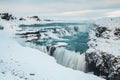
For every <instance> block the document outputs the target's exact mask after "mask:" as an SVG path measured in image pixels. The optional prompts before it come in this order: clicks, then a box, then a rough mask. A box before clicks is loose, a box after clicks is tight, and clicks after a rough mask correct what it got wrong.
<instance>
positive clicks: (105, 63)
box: [85, 52, 120, 80]
mask: <svg viewBox="0 0 120 80" xmlns="http://www.w3.org/2000/svg"><path fill="white" fill-rule="evenodd" d="M85 59H86V65H87V71H88V72H94V74H95V75H98V76H103V77H104V78H105V79H107V80H120V57H115V56H113V55H111V54H107V53H104V52H99V53H96V52H91V53H86V56H85Z"/></svg>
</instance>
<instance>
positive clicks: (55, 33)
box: [0, 13, 120, 80]
mask: <svg viewBox="0 0 120 80" xmlns="http://www.w3.org/2000/svg"><path fill="white" fill-rule="evenodd" d="M119 55H120V17H113V18H103V19H99V20H95V21H90V22H89V21H88V22H64V21H54V20H50V19H40V18H39V17H38V16H30V17H15V16H13V15H11V14H9V13H0V80H120V57H119Z"/></svg>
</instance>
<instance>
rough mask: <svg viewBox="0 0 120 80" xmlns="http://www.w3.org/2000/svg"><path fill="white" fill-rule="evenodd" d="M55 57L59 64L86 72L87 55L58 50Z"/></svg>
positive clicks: (62, 49)
mask: <svg viewBox="0 0 120 80" xmlns="http://www.w3.org/2000/svg"><path fill="white" fill-rule="evenodd" d="M53 57H54V58H55V59H56V61H57V63H59V64H61V65H63V66H66V67H70V68H72V69H75V70H80V71H84V72H85V69H86V62H85V55H84V54H81V55H80V53H75V52H74V51H69V50H66V49H64V48H56V50H55V52H54V54H53Z"/></svg>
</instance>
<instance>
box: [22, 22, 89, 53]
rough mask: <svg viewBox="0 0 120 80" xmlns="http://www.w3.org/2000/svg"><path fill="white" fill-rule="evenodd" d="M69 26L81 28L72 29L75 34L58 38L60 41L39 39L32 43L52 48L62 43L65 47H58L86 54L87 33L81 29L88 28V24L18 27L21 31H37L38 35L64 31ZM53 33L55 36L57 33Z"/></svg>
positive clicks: (50, 24)
mask: <svg viewBox="0 0 120 80" xmlns="http://www.w3.org/2000/svg"><path fill="white" fill-rule="evenodd" d="M71 26H78V27H82V28H81V30H78V28H73V29H75V31H76V32H75V34H71V35H69V36H66V35H65V36H62V37H58V38H60V39H54V38H49V39H41V38H40V39H39V40H36V41H34V43H35V44H37V45H41V46H47V45H51V46H54V45H56V44H57V43H59V42H64V43H67V45H66V46H60V47H64V48H66V49H68V50H71V51H75V52H80V53H84V52H86V50H87V49H88V45H87V42H88V31H82V29H83V28H84V27H83V26H85V27H86V26H88V24H86V23H48V24H34V25H20V27H21V28H23V29H27V30H31V29H33V30H34V29H35V30H38V31H39V32H40V33H46V32H48V31H50V30H54V29H65V30H66V29H69V27H71ZM66 27H67V28H66ZM68 32H69V31H68ZM53 33H54V34H57V33H58V32H53Z"/></svg>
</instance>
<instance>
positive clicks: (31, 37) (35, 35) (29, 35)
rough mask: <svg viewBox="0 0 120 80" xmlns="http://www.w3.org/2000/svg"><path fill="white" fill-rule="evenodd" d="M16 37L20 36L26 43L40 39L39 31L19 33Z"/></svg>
mask: <svg viewBox="0 0 120 80" xmlns="http://www.w3.org/2000/svg"><path fill="white" fill-rule="evenodd" d="M16 35H20V37H22V38H26V41H27V42H31V41H36V40H38V39H39V38H40V36H41V34H40V32H39V31H26V32H20V33H17V34H16Z"/></svg>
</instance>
